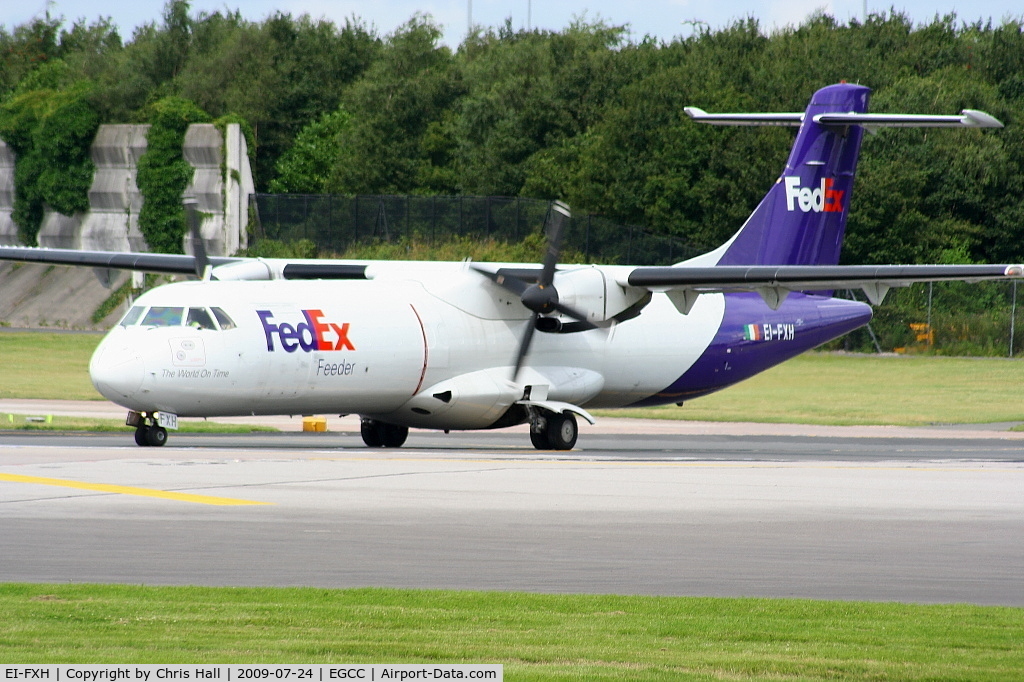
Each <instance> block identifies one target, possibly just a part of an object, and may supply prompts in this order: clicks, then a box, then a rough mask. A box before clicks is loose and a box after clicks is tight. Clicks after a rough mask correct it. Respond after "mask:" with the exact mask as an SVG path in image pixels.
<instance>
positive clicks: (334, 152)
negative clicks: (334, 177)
mask: <svg viewBox="0 0 1024 682" xmlns="http://www.w3.org/2000/svg"><path fill="white" fill-rule="evenodd" d="M351 125H352V117H351V116H350V115H349V114H348V113H347V112H345V110H344V109H338V110H336V111H334V112H331V113H329V114H324V115H323V116H322V117H321V118H319V119H318V120H316V121H314V122H313V123H311V124H309V125H308V126H306V127H305V128H303V129H302V132H300V133H299V134H298V136H297V137H296V138H295V144H294V145H292V147H291V148H290V149H289V150H288V151H286V152H285V153H284V155H283V156H282V157H281V159H280V160H279V161H278V162H277V168H276V171H277V177H276V178H274V179H273V180H271V182H270V191H271V192H276V193H289V192H293V193H296V194H324V193H326V192H327V181H328V179H329V176H330V169H331V166H332V165H333V164H334V159H336V158H337V157H338V156H339V154H340V153H341V144H342V142H341V140H342V135H343V134H344V133H345V132H346V131H347V129H348V128H349V127H351Z"/></svg>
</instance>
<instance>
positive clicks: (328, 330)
mask: <svg viewBox="0 0 1024 682" xmlns="http://www.w3.org/2000/svg"><path fill="white" fill-rule="evenodd" d="M256 314H257V315H259V317H260V322H262V323H263V332H264V333H265V334H266V335H267V350H268V351H271V352H273V351H274V350H275V348H276V346H275V345H274V337H275V336H276V337H277V341H278V343H280V344H281V348H283V349H284V351H285V352H286V353H294V352H295V351H297V350H300V349H301V350H302V351H303V352H305V353H310V352H312V351H315V350H355V349H356V347H355V346H354V345H352V342H351V341H350V340H349V338H348V329H349V323H348V322H344V323H342V324H340V325H338V324H335V323H334V322H324V321H323V317H324V313H323V311H322V310H303V311H302V316H303V317H304V318H305V322H299V323H298V324H296V325H292V324H289V323H287V322H281V323H277V322H272V321H271V320H273V318H274V313H272V312H271V311H269V310H257V311H256Z"/></svg>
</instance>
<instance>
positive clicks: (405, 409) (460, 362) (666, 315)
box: [90, 263, 724, 429]
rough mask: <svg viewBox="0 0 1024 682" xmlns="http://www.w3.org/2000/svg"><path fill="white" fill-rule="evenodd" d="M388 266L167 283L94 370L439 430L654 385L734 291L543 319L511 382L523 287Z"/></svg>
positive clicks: (134, 393) (189, 390)
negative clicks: (568, 319)
mask: <svg viewBox="0 0 1024 682" xmlns="http://www.w3.org/2000/svg"><path fill="white" fill-rule="evenodd" d="M391 265H392V267H391V268H390V269H387V270H382V271H379V272H377V273H375V276H374V278H373V279H367V280H315V281H290V280H275V281H225V282H218V281H207V282H183V283H177V284H171V285H167V286H164V287H160V288H158V289H155V290H153V291H150V292H148V293H146V294H145V295H143V296H142V297H140V298H139V299H138V300H137V301H136V302H135V306H134V308H135V309H138V318H137V319H135V320H132V321H131V323H126V322H123V323H122V324H121V325H118V326H117V327H115V328H114V329H113V330H112V331H111V332H110V333H109V335H108V336H107V337H106V338H105V339H104V340H103V341H102V343H101V344H100V346H99V347H98V348H97V350H96V353H95V355H94V357H93V360H92V363H91V366H90V374H91V376H92V378H93V382H94V383H95V385H96V387H97V389H98V390H99V391H100V392H101V393H102V394H103V395H104V396H106V397H107V398H109V399H110V400H112V401H114V402H116V403H118V404H120V405H123V406H125V407H127V408H129V409H131V410H136V411H140V412H153V411H161V412H171V413H174V414H177V415H180V416H196V417H199V416H227V415H249V414H350V413H355V414H361V415H369V416H374V417H375V418H379V419H382V420H386V421H390V422H393V423H397V424H405V425H409V426H419V427H426V428H439V429H448V428H452V429H464V428H486V427H488V426H491V425H492V424H494V422H495V421H496V420H498V419H499V418H500V417H501V416H502V415H503V414H504V413H505V412H506V411H507V410H508V408H509V406H510V405H512V404H513V403H514V402H516V401H517V400H520V399H522V398H523V397H524V392H529V393H531V394H532V397H533V398H534V399H537V398H541V399H548V400H557V401H565V402H568V403H572V404H574V405H579V406H581V407H621V406H625V405H629V404H632V403H635V402H637V401H638V400H642V399H644V398H647V397H649V396H651V395H652V394H654V393H656V392H658V391H659V390H661V389H663V388H664V387H665V386H667V385H668V384H670V383H671V382H672V381H673V380H674V379H676V378H677V377H679V376H681V375H682V374H683V372H685V371H686V369H687V368H689V367H690V366H691V365H692V364H693V363H694V362H695V361H696V360H697V358H698V357H700V355H701V354H702V353H703V352H704V351H705V349H707V347H708V346H709V344H710V343H711V340H712V338H713V337H714V335H715V333H716V331H717V330H718V328H719V326H720V324H721V320H722V315H723V311H724V303H723V296H722V295H717V294H716V295H705V296H701V297H700V299H699V300H698V302H697V304H696V305H695V306H694V308H693V310H691V311H690V313H689V314H687V315H681V314H680V313H679V312H678V311H677V310H676V309H675V308H674V307H673V306H672V304H671V303H670V302H669V301H668V299H667V298H666V297H665V296H664V295H661V294H656V295H655V296H654V297H653V300H652V301H651V303H650V304H649V305H648V306H647V307H646V308H644V310H643V312H642V313H641V314H640V315H639V317H636V318H635V319H631V320H628V321H626V322H623V323H619V324H612V325H611V326H610V327H608V328H602V329H592V330H589V331H582V332H575V333H552V334H549V333H540V332H538V333H536V334H535V335H534V339H533V343H532V345H531V347H530V351H529V354H528V356H527V359H526V366H525V367H524V369H523V371H522V372H521V373H520V375H519V377H518V379H517V380H516V381H515V382H513V378H512V364H513V362H514V358H515V354H516V349H517V347H518V345H519V343H520V339H521V338H522V336H523V333H524V330H525V328H526V325H528V324H529V323H530V313H529V311H527V310H526V309H525V308H523V306H522V305H521V304H520V303H519V301H518V299H517V298H516V297H514V296H511V295H510V294H508V293H506V292H505V291H504V290H502V289H500V288H499V287H497V286H496V285H494V284H493V283H492V282H490V281H489V280H487V279H486V278H485V277H482V276H481V275H480V274H479V273H476V272H473V271H471V270H467V269H466V268H465V267H464V266H463V264H460V263H429V264H391ZM586 270H595V271H596V270H597V269H596V268H586ZM582 275H584V276H589V274H588V273H585V272H584V273H582ZM565 289H567V290H568V291H569V294H568V296H572V287H571V286H566V287H565ZM467 292H468V293H467ZM578 298H579V299H580V300H584V296H583V295H582V294H581V295H580V296H578ZM599 298H603V297H599ZM587 302H588V303H589V304H591V305H594V302H593V301H587ZM213 309H217V312H218V314H219V313H224V314H226V316H227V317H228V318H230V321H229V322H228V323H225V324H212V325H211V324H206V325H200V324H189V322H188V318H189V315H190V311H194V310H198V311H207V312H210V311H211V310H213ZM175 310H177V311H179V312H178V313H177V314H176V316H175V314H174V311H175ZM147 311H150V312H152V313H153V314H152V315H151V316H150V317H151V318H152V319H148V322H149V323H146V322H147V319H145V318H143V317H142V316H145V315H147ZM158 312H159V313H160V315H164V317H163V318H161V317H160V315H158V314H156V313H158ZM168 315H169V316H168ZM208 317H211V318H212V317H214V316H213V315H212V314H211V315H209V316H208ZM154 320H159V321H158V322H157V323H153V322H154ZM204 327H205V328H204ZM232 327H233V328H232Z"/></svg>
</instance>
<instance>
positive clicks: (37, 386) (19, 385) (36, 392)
mask: <svg viewBox="0 0 1024 682" xmlns="http://www.w3.org/2000/svg"><path fill="white" fill-rule="evenodd" d="M102 338H103V336H102V335H100V334H57V333H52V332H2V333H0V366H2V367H3V370H2V372H0V398H38V399H41V400H103V399H104V398H103V396H101V395H100V394H99V392H97V391H96V389H95V388H94V387H93V385H92V381H90V380H89V359H90V358H91V357H92V353H93V351H94V350H96V346H97V345H99V342H100V340H101V339H102Z"/></svg>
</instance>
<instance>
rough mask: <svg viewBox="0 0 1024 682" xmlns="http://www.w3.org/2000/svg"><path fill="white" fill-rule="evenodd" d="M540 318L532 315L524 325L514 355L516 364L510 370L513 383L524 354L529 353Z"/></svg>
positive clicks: (516, 377) (521, 364) (517, 376)
mask: <svg viewBox="0 0 1024 682" xmlns="http://www.w3.org/2000/svg"><path fill="white" fill-rule="evenodd" d="M538 317H540V315H538V314H537V313H534V314H533V315H532V316H531V317H530V323H529V324H528V325H526V332H524V333H523V340H522V341H520V342H519V351H518V352H517V353H516V364H515V368H514V369H513V370H512V382H513V383H515V381H516V379H518V378H519V370H520V369H521V368H522V366H523V360H524V359H525V358H526V354H527V353H528V352H529V351H530V342H531V341H533V333H534V332H535V331H536V330H537V318H538Z"/></svg>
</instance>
